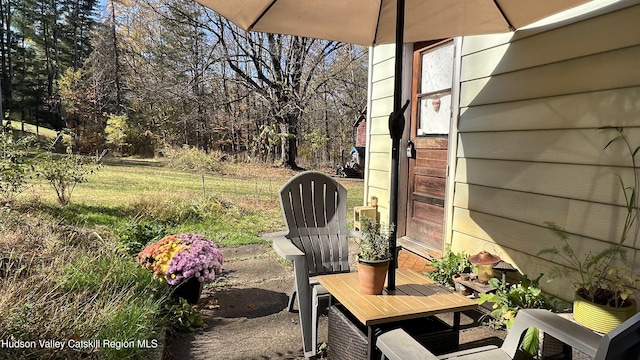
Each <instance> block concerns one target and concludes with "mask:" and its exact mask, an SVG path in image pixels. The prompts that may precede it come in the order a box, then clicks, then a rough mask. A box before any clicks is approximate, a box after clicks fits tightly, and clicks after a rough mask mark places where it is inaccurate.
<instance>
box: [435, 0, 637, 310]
mask: <svg viewBox="0 0 640 360" xmlns="http://www.w3.org/2000/svg"><path fill="white" fill-rule="evenodd" d="M610 11H611V12H608V13H604V14H603V12H604V11H601V12H600V14H599V15H597V16H593V17H589V16H583V18H582V19H581V20H580V21H577V22H574V23H562V25H555V28H554V27H553V26H546V27H542V28H530V29H526V30H521V31H517V32H516V33H514V34H500V35H486V36H473V37H465V38H463V40H462V49H461V51H462V59H461V69H460V83H459V85H460V115H459V119H458V136H457V142H458V143H457V153H456V155H457V162H456V168H455V183H454V184H455V185H454V186H455V188H454V199H453V204H452V206H453V211H452V212H453V216H452V220H451V228H452V232H451V235H450V236H451V237H450V239H447V241H448V242H450V243H451V246H452V249H453V251H456V252H460V251H465V252H466V253H467V254H473V253H477V252H479V251H481V250H487V251H490V252H493V253H496V254H498V255H499V256H500V257H502V258H503V259H504V260H505V261H508V262H511V263H512V264H513V265H515V266H516V267H517V268H518V269H519V270H520V271H521V272H523V273H525V274H528V275H530V277H536V276H537V275H538V274H539V273H547V274H548V273H549V270H550V268H551V267H552V266H553V265H554V263H552V262H551V261H549V260H548V259H546V258H540V257H538V256H537V254H538V252H539V251H540V250H541V249H544V248H548V247H551V246H557V245H558V240H557V238H555V237H553V235H552V234H551V232H550V231H549V230H548V229H547V228H546V227H545V226H544V222H545V221H553V222H555V223H557V224H559V225H560V226H562V227H564V228H566V229H567V231H568V232H570V233H571V234H574V236H572V240H571V241H575V243H576V244H580V245H579V246H577V249H578V252H579V253H585V252H587V251H592V252H594V251H598V250H600V249H604V248H606V247H607V246H609V245H610V244H611V243H614V242H615V241H616V239H618V238H619V236H620V230H621V228H622V223H623V222H624V215H625V208H624V207H623V205H624V197H623V194H622V191H621V188H620V181H619V179H618V177H617V176H618V175H619V176H621V177H622V178H623V179H624V181H625V183H626V184H632V183H633V174H632V171H631V169H630V167H629V159H628V158H625V157H624V155H625V152H624V148H623V147H622V146H621V145H622V144H618V143H616V144H613V145H612V146H610V147H609V148H608V149H606V150H603V148H604V146H605V145H606V144H607V143H608V141H609V140H610V139H612V138H613V137H615V135H616V134H615V132H612V131H602V130H598V128H599V127H602V126H622V127H625V133H626V134H627V135H628V137H629V139H630V140H631V141H632V145H633V146H634V147H635V146H638V145H640V66H639V65H640V63H638V59H640V27H639V26H638V23H637V19H639V18H640V5H637V4H636V5H633V6H630V7H628V8H623V9H616V10H610ZM625 246H627V247H628V259H629V261H628V263H629V264H628V265H630V266H632V267H633V271H634V274H638V270H639V269H638V266H637V265H636V264H638V263H639V262H640V258H639V253H638V249H640V243H639V242H637V241H634V237H633V236H631V237H630V239H629V240H627V242H625ZM542 285H543V289H544V290H546V291H548V292H551V293H555V294H558V295H559V296H561V297H563V298H565V299H567V300H570V299H572V296H573V289H572V287H571V286H566V282H563V281H554V282H551V283H546V282H545V281H543V284H542Z"/></svg>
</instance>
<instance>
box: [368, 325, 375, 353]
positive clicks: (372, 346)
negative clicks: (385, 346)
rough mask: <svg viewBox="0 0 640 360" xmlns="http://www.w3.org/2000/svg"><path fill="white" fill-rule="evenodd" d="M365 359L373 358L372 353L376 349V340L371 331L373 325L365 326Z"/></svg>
mask: <svg viewBox="0 0 640 360" xmlns="http://www.w3.org/2000/svg"><path fill="white" fill-rule="evenodd" d="M367 333H368V334H367V359H368V360H372V359H373V353H374V351H375V349H376V345H375V343H376V341H375V336H374V333H373V326H367Z"/></svg>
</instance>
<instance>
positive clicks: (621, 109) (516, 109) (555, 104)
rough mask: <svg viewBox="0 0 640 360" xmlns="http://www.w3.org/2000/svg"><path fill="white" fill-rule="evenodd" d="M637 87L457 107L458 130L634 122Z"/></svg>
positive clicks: (639, 102) (638, 119)
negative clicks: (458, 111)
mask: <svg viewBox="0 0 640 360" xmlns="http://www.w3.org/2000/svg"><path fill="white" fill-rule="evenodd" d="M639 108H640V87H631V88H623V89H614V90H604V91H595V92H588V93H581V94H571V95H564V96H557V97H548V98H542V99H531V100H522V101H514V102H507V103H498V104H488V105H482V106H474V107H470V108H463V109H461V111H460V122H459V125H458V129H459V131H460V132H470V131H501V130H536V129H563V128H564V129H568V128H598V127H601V126H603V119H606V122H604V124H606V125H608V126H636V125H638V124H639V122H640V115H639V114H638V109H639Z"/></svg>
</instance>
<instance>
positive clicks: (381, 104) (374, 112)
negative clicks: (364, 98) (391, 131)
mask: <svg viewBox="0 0 640 360" xmlns="http://www.w3.org/2000/svg"><path fill="white" fill-rule="evenodd" d="M392 111H393V94H391V95H389V96H387V97H383V98H380V99H376V100H373V101H372V102H371V117H372V118H374V117H379V118H385V119H387V123H388V119H389V114H391V112H392ZM388 127H389V126H388V125H387V128H388Z"/></svg>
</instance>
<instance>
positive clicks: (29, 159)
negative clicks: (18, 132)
mask: <svg viewBox="0 0 640 360" xmlns="http://www.w3.org/2000/svg"><path fill="white" fill-rule="evenodd" d="M36 143H37V139H36V137H35V136H29V137H24V138H16V137H14V136H13V135H12V134H11V133H9V132H0V203H3V202H6V203H10V202H12V201H13V200H14V199H15V197H16V196H17V195H19V194H20V193H21V192H22V191H23V190H24V188H25V186H26V185H27V179H28V178H29V177H30V176H31V174H32V173H33V172H34V161H35V159H36V158H37V156H35V157H34V156H33V154H30V153H32V152H35V151H36V149H37V147H36ZM36 155H37V153H36Z"/></svg>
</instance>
